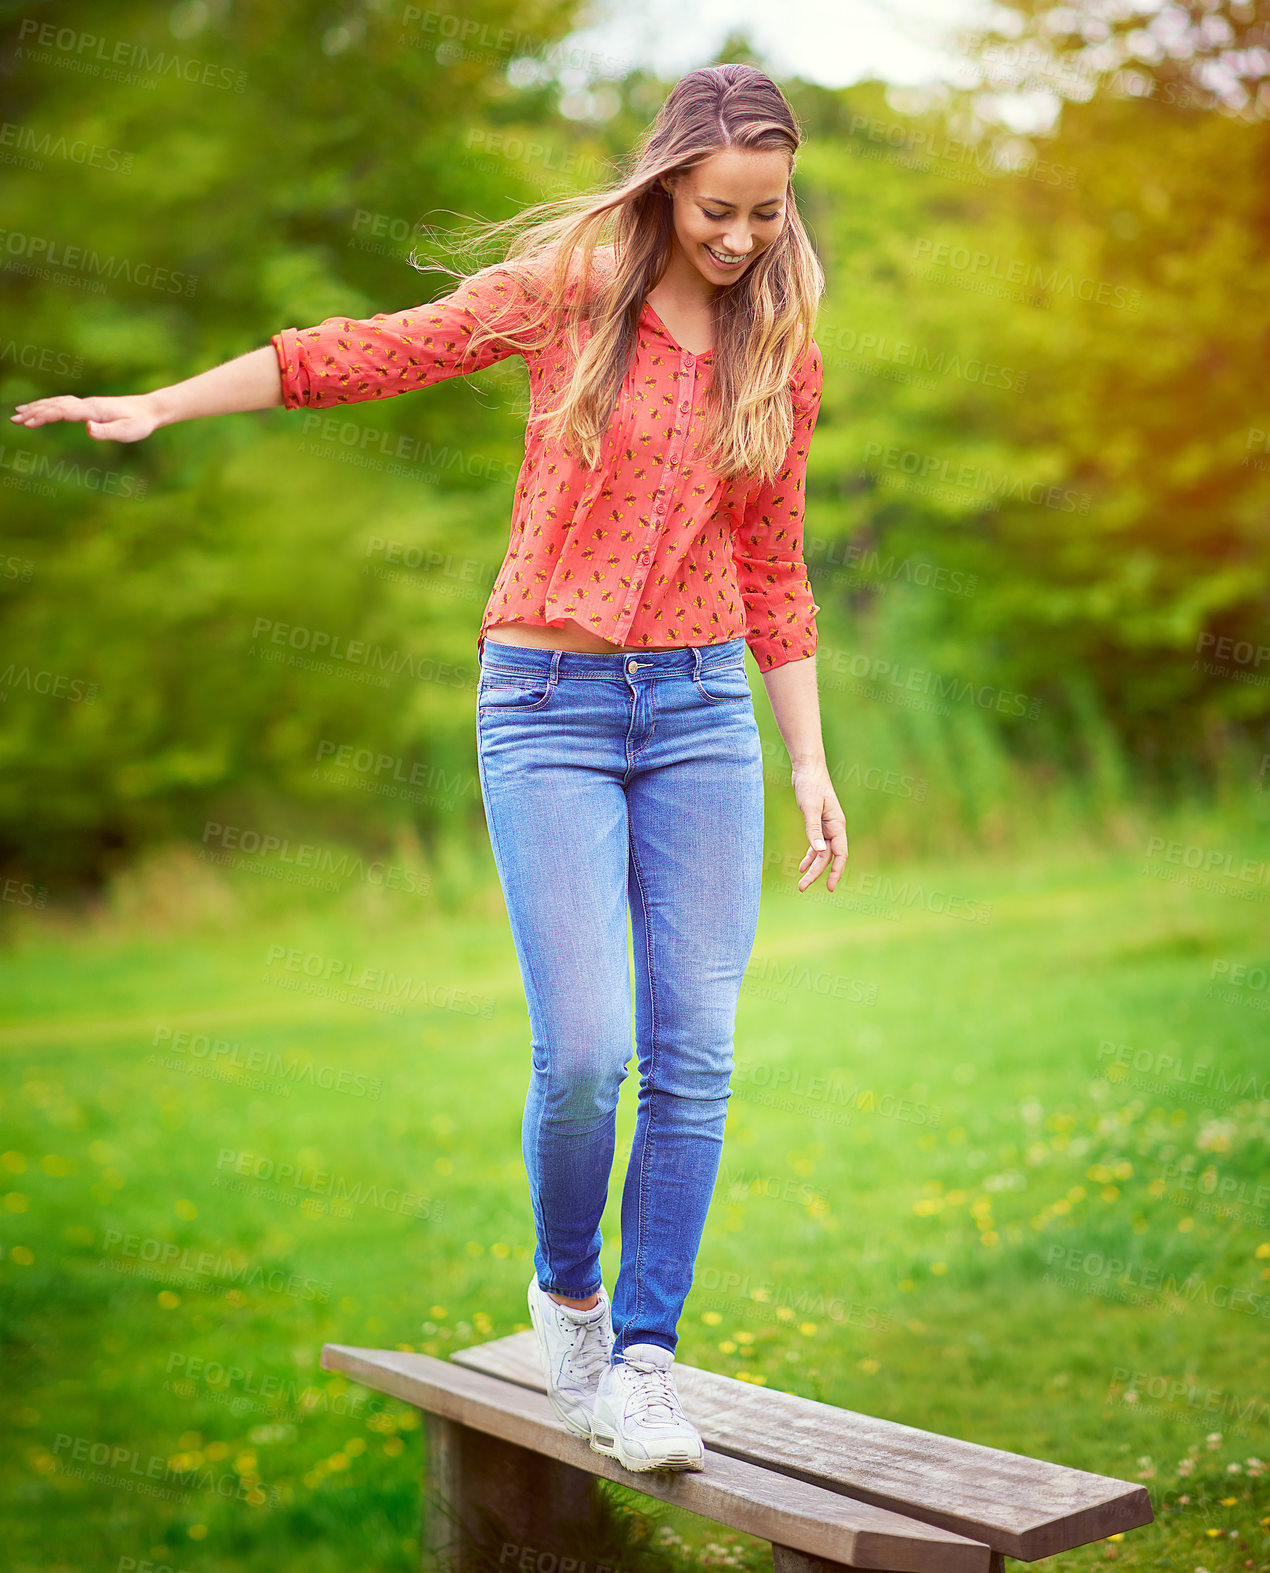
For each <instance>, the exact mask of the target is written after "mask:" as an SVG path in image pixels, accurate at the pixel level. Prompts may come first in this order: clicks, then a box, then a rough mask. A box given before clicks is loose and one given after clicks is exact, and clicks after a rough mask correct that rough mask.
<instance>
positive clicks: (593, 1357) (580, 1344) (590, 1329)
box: [565, 1317, 609, 1386]
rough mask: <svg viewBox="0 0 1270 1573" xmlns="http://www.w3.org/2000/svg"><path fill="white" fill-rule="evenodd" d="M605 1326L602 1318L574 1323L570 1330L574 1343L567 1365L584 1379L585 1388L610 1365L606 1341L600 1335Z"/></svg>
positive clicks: (567, 1358)
mask: <svg viewBox="0 0 1270 1573" xmlns="http://www.w3.org/2000/svg"><path fill="white" fill-rule="evenodd" d="M603 1325H604V1319H603V1318H602V1317H601V1318H600V1320H599V1321H596V1322H574V1323H572V1324H571V1325H570V1328H569V1331H570V1332H571V1334H572V1342H571V1343H570V1345H569V1353H568V1354H567V1355H566V1356H565V1364H566V1365H567V1366H568V1367H569V1370H570V1371H571V1372H572V1373H573V1374H574V1375H575V1376H579V1377H581V1378H582V1382H583V1385H584V1386H585V1385H589V1384H591V1383H592V1382H593V1381H594V1379H595V1378H596V1376H597V1373H598V1372H599V1371H600V1370H602V1368H603V1367H604V1366H606V1365H608V1363H609V1352H608V1349H607V1348H606V1340H605V1339H604V1338H603V1337H602V1336H601V1334H600V1328H601V1327H602V1326H603ZM592 1335H594V1336H592Z"/></svg>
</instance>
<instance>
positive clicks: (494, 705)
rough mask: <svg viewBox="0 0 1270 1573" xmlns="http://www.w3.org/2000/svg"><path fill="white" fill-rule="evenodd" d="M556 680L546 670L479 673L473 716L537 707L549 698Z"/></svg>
mask: <svg viewBox="0 0 1270 1573" xmlns="http://www.w3.org/2000/svg"><path fill="white" fill-rule="evenodd" d="M555 686H556V680H555V679H554V678H553V677H552V676H551V674H550V673H549V672H543V673H542V674H541V675H535V674H531V673H528V672H526V673H523V674H512V673H510V672H482V673H481V680H480V682H479V683H478V684H477V688H476V713H477V715H489V714H496V713H497V712H499V711H504V710H505V711H509V712H512V713H514V714H517V715H519V714H521V713H522V712H525V711H529V710H541V709H542V708H543V707H544V706H545V705H546V704H547V702H548V700H550V698H551V695H552V692H553V691H554V689H555Z"/></svg>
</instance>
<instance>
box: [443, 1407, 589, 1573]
mask: <svg viewBox="0 0 1270 1573" xmlns="http://www.w3.org/2000/svg"><path fill="white" fill-rule="evenodd" d="M423 1423H424V1438H425V1442H426V1446H427V1459H426V1465H425V1468H426V1474H425V1494H424V1509H423V1568H424V1573H497V1570H498V1569H499V1568H500V1567H501V1568H502V1569H504V1570H505V1569H506V1568H507V1567H508V1566H509V1565H512V1564H514V1563H517V1562H519V1561H520V1558H521V1556H522V1554H523V1552H524V1551H525V1550H531V1551H532V1553H533V1554H534V1560H535V1561H536V1557H537V1554H538V1553H540V1552H543V1551H548V1552H553V1553H554V1554H555V1555H556V1556H557V1557H576V1558H577V1559H578V1561H579V1562H582V1561H584V1560H587V1561H591V1560H594V1558H593V1556H588V1555H587V1549H588V1546H589V1545H593V1544H594V1543H595V1539H596V1538H598V1537H600V1536H601V1535H602V1529H601V1523H602V1520H601V1517H600V1512H601V1502H600V1498H599V1493H598V1489H597V1483H596V1477H595V1476H594V1475H590V1474H587V1473H586V1472H585V1471H584V1470H581V1469H575V1468H574V1467H573V1466H572V1465H571V1464H562V1463H560V1462H558V1461H557V1460H556V1459H554V1458H544V1457H543V1455H542V1454H541V1453H535V1452H532V1451H530V1449H529V1448H525V1447H517V1446H516V1445H515V1443H512V1442H504V1441H502V1440H501V1439H500V1438H499V1437H493V1436H488V1435H486V1434H485V1433H484V1432H481V1431H474V1430H472V1429H471V1427H469V1426H465V1425H461V1424H460V1423H459V1422H458V1421H457V1420H446V1419H444V1418H443V1417H442V1416H440V1415H431V1414H426V1413H425V1415H424V1417H423ZM508 1547H514V1548H515V1556H514V1557H513V1556H512V1553H511V1552H510V1551H509V1550H508Z"/></svg>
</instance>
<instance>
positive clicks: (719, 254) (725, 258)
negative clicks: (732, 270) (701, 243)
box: [706, 246, 745, 262]
mask: <svg viewBox="0 0 1270 1573" xmlns="http://www.w3.org/2000/svg"><path fill="white" fill-rule="evenodd" d="M706 250H707V251H708V252H709V253H710V255H711V256H712V257H716V258H718V260H719V261H720V262H744V261H745V258H744V257H742V256H731V255H729V254H728V253H727V252H723V251H716V250H715V249H714V247H713V246H707V247H706Z"/></svg>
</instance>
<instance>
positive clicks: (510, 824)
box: [12, 65, 847, 1470]
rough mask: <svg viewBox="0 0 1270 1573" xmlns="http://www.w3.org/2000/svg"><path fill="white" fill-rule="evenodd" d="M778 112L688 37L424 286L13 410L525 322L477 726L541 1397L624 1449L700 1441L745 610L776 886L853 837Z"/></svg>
mask: <svg viewBox="0 0 1270 1573" xmlns="http://www.w3.org/2000/svg"><path fill="white" fill-rule="evenodd" d="M799 143H800V132H799V130H798V127H797V125H796V122H795V119H794V116H793V113H792V111H791V110H790V107H789V105H788V103H787V102H786V100H785V98H784V96H783V95H782V94H781V92H780V90H779V89H778V88H777V87H776V85H775V84H774V83H773V82H772V81H771V80H770V79H769V78H768V77H767V76H765V75H764V74H763V73H762V72H761V71H757V70H754V69H752V68H751V67H748V66H742V65H723V66H712V67H709V68H707V69H704V70H700V71H694V72H692V73H690V74H689V75H688V76H686V77H684V78H683V79H682V80H681V81H680V82H678V83H677V84H676V86H675V88H674V89H673V91H672V92H671V93H670V95H669V96H668V98H667V99H666V102H665V103H664V104H663V106H662V108H661V110H660V112H659V113H658V115H657V117H656V120H655V121H654V123H653V125H652V126H651V127H650V128H649V130H648V131H647V132H646V133H645V134H644V136H643V137H642V138H641V141H640V145H639V146H638V147H637V148H636V150H635V153H634V155H633V157H632V160H631V167H630V172H629V173H628V174H627V175H626V176H625V177H624V178H622V179H621V180H620V181H619V182H618V183H617V184H615V185H613V186H612V187H610V188H609V189H607V190H605V191H603V192H601V193H600V194H598V195H596V194H588V195H584V196H581V197H570V198H566V199H563V200H562V201H561V202H560V203H558V204H542V205H539V208H541V207H543V206H545V207H548V208H550V207H553V206H555V207H559V208H561V209H562V210H563V211H562V213H561V214H560V215H559V216H557V217H554V218H549V219H545V220H541V221H538V222H535V223H533V224H532V227H531V228H530V229H529V230H528V231H527V232H526V233H523V234H520V235H518V236H517V237H516V238H515V240H514V241H513V243H512V245H511V246H510V247H509V248H508V250H507V252H506V255H505V257H504V259H503V261H502V262H501V263H499V264H496V265H493V266H491V267H487V268H483V269H480V270H479V271H477V272H476V273H475V274H474V275H472V276H471V277H469V278H467V279H466V280H465V281H464V282H463V283H462V284H461V285H460V286H459V287H458V288H457V289H456V290H455V291H454V292H453V293H452V294H450V295H448V296H446V297H444V298H443V299H441V300H439V301H435V302H433V303H431V304H430V305H425V306H418V307H414V308H411V309H408V310H406V311H403V312H400V313H397V314H395V315H388V314H385V313H380V314H378V315H376V316H375V317H372V318H370V319H369V320H367V321H360V322H358V321H350V320H349V319H348V318H343V317H339V318H328V319H327V320H326V321H324V322H322V323H321V324H319V325H318V326H317V327H315V328H309V329H304V330H296V329H290V328H289V329H285V330H283V331H282V332H281V333H277V334H275V335H273V337H272V339H271V341H270V344H269V346H267V347H265V348H262V349H259V350H253V351H251V352H250V353H248V354H246V355H243V356H240V357H239V358H238V359H237V360H234V361H230V362H228V363H227V364H226V365H223V366H219V367H216V368H214V369H213V370H211V371H207V372H203V373H201V374H200V375H199V376H196V377H192V378H190V379H188V380H187V381H185V382H182V383H177V384H175V385H174V386H172V387H170V388H164V389H160V390H157V391H156V392H153V393H149V394H144V395H136V396H128V397H122V398H88V399H81V398H76V397H73V396H67V395H63V396H59V397H53V398H47V399H37V400H34V401H33V402H31V403H29V404H23V405H19V406H18V407H17V413H16V414H15V415H14V416H13V417H12V418H13V419H14V420H17V421H20V422H21V423H23V424H25V425H27V426H38V425H42V424H44V423H45V422H47V421H53V420H82V421H85V422H86V426H87V430H88V432H89V435H90V436H92V437H95V438H99V439H101V438H108V439H112V440H116V441H122V442H134V441H137V440H138V439H139V438H141V437H144V436H147V435H148V434H149V433H150V432H151V431H153V430H154V429H155V428H156V427H157V426H160V425H167V424H170V423H171V422H173V421H177V420H187V419H190V418H191V417H193V416H197V415H212V414H219V413H225V412H228V411H231V410H251V409H264V408H267V407H269V406H271V405H277V404H283V405H284V406H285V407H286V408H287V409H295V408H301V407H303V408H326V407H330V406H334V405H340V404H347V403H354V402H358V401H361V400H367V399H374V398H385V397H390V396H392V395H395V394H398V393H405V392H409V391H411V390H413V389H415V388H422V387H426V386H429V385H430V384H431V383H433V382H437V381H440V380H441V379H442V378H445V377H450V376H456V375H461V374H464V373H468V372H472V371H476V370H478V369H480V368H482V367H485V366H488V365H490V364H491V363H492V362H494V361H496V360H501V359H505V358H506V357H507V356H509V355H513V354H519V355H523V356H524V358H525V362H526V365H527V367H528V370H529V379H530V389H531V399H532V412H531V414H530V416H529V419H528V423H527V433H526V452H525V462H524V465H523V467H522V469H521V472H520V478H519V480H518V483H517V487H516V494H515V504H514V512H513V520H512V526H511V531H510V539H509V546H508V552H507V556H506V559H505V560H504V563H503V566H502V569H501V571H500V573H499V575H498V578H497V580H496V581H495V584H494V588H493V590H492V592H491V594H490V598H489V602H488V604H487V606H486V609H485V615H484V617H483V619H482V622H481V628H480V634H479V637H478V645H477V648H478V654H479V660H480V681H479V684H478V689H477V722H476V726H477V750H478V759H479V765H480V780H481V790H482V796H483V801H484V805H485V812H486V818H487V822H488V826H489V832H490V839H491V843H492V847H493V852H494V858H495V863H496V866H497V869H498V874H499V879H500V882H501V884H502V888H503V892H504V896H505V899H506V903H507V911H508V917H509V921H510V925H511V930H512V935H513V939H514V942H515V946H516V952H517V957H518V960H519V963H520V970H521V976H522V979H523V982H524V986H525V995H526V1002H527V1006H528V1012H529V1019H530V1025H531V1029H532V1064H531V1075H530V1086H529V1092H528V1097H527V1099H526V1103H525V1111H524V1123H523V1152H524V1159H525V1165H526V1169H527V1172H528V1176H529V1182H530V1191H531V1196H532V1203H533V1214H534V1222H535V1226H536V1234H537V1249H536V1252H535V1258H534V1268H535V1270H534V1276H533V1279H532V1280H531V1282H530V1285H529V1309H530V1316H531V1319H532V1322H533V1325H534V1328H535V1330H536V1333H537V1336H538V1340H539V1348H540V1351H541V1354H542V1359H543V1365H544V1371H545V1374H546V1381H547V1388H548V1395H549V1397H550V1399H551V1402H552V1404H553V1406H554V1407H555V1409H556V1412H557V1413H558V1414H559V1416H560V1417H561V1419H562V1420H563V1421H564V1423H565V1424H566V1426H568V1427H569V1429H570V1430H572V1431H575V1432H577V1433H578V1434H580V1435H584V1436H589V1437H590V1438H591V1446H592V1447H593V1448H594V1449H595V1450H596V1451H597V1452H601V1453H606V1454H608V1455H609V1456H611V1457H614V1458H617V1459H619V1460H620V1461H621V1463H622V1464H623V1465H624V1466H625V1467H626V1468H628V1469H632V1470H649V1469H656V1468H672V1469H701V1468H702V1467H703V1466H704V1450H703V1447H702V1443H701V1438H700V1436H699V1434H698V1433H697V1431H696V1429H695V1427H693V1425H692V1424H691V1423H690V1422H689V1420H688V1419H687V1418H686V1416H685V1415H684V1413H683V1409H682V1407H681V1405H680V1402H679V1398H678V1395H677V1393H676V1390H675V1384H674V1379H673V1373H672V1369H671V1368H672V1365H673V1360H674V1352H675V1348H676V1344H677V1326H678V1321H679V1317H680V1314H681V1312H682V1309H683V1304H684V1300H685V1298H686V1296H687V1293H688V1290H689V1288H690V1286H691V1283H692V1276H693V1265H694V1262H695V1260H696V1255H697V1250H698V1246H699V1244H700V1240H701V1235H702V1230H703V1228H704V1225H705V1218H706V1213H707V1210H708V1208H709V1204H710V1198H711V1193H712V1191H713V1189H714V1186H715V1183H716V1179H717V1175H718V1167H719V1157H720V1149H721V1146H722V1142H723V1131H724V1122H725V1116H726V1111H727V1100H728V1097H729V1078H730V1074H731V1070H732V1063H733V1061H732V1050H733V1030H734V1025H735V1018H736V1007H737V1001H738V998H739V993H740V986H741V980H742V976H743V974H744V972H745V968H746V966H747V964H748V962H749V957H750V952H751V950H752V947H753V943H754V937H755V932H756V927H757V922H758V908H759V887H760V878H761V871H762V850H763V760H762V753H761V750H760V746H759V734H758V727H757V724H756V722H755V719H754V710H753V703H752V699H751V694H750V688H749V683H748V680H747V678H746V674H745V657H744V651H745V646H746V644H747V643H748V645H749V647H750V650H751V652H752V653H753V655H754V657H755V659H756V661H757V663H758V665H759V668H760V670H761V671H762V673H763V676H764V680H765V682H766V685H767V691H768V695H769V698H770V700H771V703H772V708H773V712H774V714H775V718H776V722H777V725H778V727H779V729H780V732H781V735H782V737H783V739H784V741H785V744H786V746H787V747H788V749H789V753H790V758H791V761H792V767H793V776H792V779H793V788H794V794H795V798H796V800H797V803H798V806H799V808H800V809H801V811H802V814H803V817H804V819H805V822H806V828H807V835H808V841H809V843H810V844H809V846H808V849H807V852H806V853H805V854H804V856H803V858H802V861H801V863H800V865H799V868H800V872H801V875H802V877H801V878H800V880H799V882H798V888H799V889H800V890H805V889H806V888H807V887H808V886H809V885H810V884H811V883H812V882H813V881H814V880H815V879H817V878H818V877H819V875H820V874H821V872H822V871H823V870H824V869H825V868H826V867H827V866H828V867H829V874H828V877H827V881H826V883H827V885H828V888H829V889H830V890H833V889H834V887H835V886H836V884H837V882H838V879H839V877H840V876H841V873H842V869H843V866H844V864H845V861H846V857H847V838H846V827H845V822H844V818H843V814H842V810H841V808H840V807H839V804H838V800H837V798H836V797H835V795H834V791H833V787H832V785H831V783H830V779H829V774H828V770H827V768H826V765H825V756H824V747H823V743H822V740H821V733H820V716H819V709H818V702H817V692H816V677H815V659H814V656H815V649H816V640H817V631H816V624H815V613H816V612H817V611H818V610H819V608H818V607H817V606H816V604H815V602H814V600H813V599H812V594H811V589H810V585H809V582H808V578H807V571H806V568H805V566H804V563H803V560H802V526H803V481H804V476H805V472H806V464H807V449H808V444H809V440H810V437H811V432H812V428H813V427H814V425H815V421H816V415H817V412H818V409H819V402H820V387H821V373H822V366H821V358H820V353H819V350H818V348H817V346H816V343H815V340H814V339H813V338H812V331H811V330H812V323H813V318H814V312H815V307H816V303H817V300H818V298H819V295H820V293H821V292H822V290H823V287H824V277H823V273H822V271H821V268H820V265H819V262H818V261H817V259H816V257H815V254H814V252H813V251H812V249H811V245H810V242H809V241H808V239H807V235H806V232H805V231H804V229H803V226H802V223H801V221H800V219H799V216H798V213H797V210H796V208H795V206H794V200H793V193H792V189H791V184H790V179H791V174H792V170H793V165H794V159H795V155H796V152H797V149H798V146H799ZM527 211H528V213H529V214H531V215H532V214H533V213H535V212H536V211H538V209H531V210H527ZM524 217H525V215H520V219H523V218H524ZM518 221H519V220H509V221H506V222H507V223H508V224H515V223H517V222H518ZM503 227H504V226H503V225H490V226H484V228H483V233H486V234H490V233H495V232H497V231H500V230H501V229H503ZM605 237H607V238H605ZM602 242H603V243H602ZM628 906H629V911H630V917H631V927H632V935H633V941H634V956H635V964H636V979H635V982H636V989H635V1042H636V1048H637V1052H638V1063H639V1072H640V1086H639V1098H638V1109H637V1117H636V1126H635V1138H634V1143H633V1146H632V1149H631V1157H630V1162H629V1165H628V1168H627V1173H626V1179H625V1186H624V1190H623V1193H622V1205H621V1229H622V1254H621V1269H620V1272H619V1274H618V1277H617V1282H616V1286H615V1290H614V1296H613V1300H612V1303H611V1305H610V1302H609V1299H608V1296H607V1295H606V1293H605V1290H604V1286H603V1284H602V1282H601V1280H600V1270H599V1251H600V1244H601V1235H600V1227H599V1225H600V1218H601V1215H602V1213H603V1210H604V1206H605V1202H606V1199H607V1192H608V1183H609V1176H610V1170H611V1167H612V1163H613V1156H614V1142H615V1111H616V1106H617V1098H618V1089H619V1086H620V1084H621V1082H622V1081H623V1080H624V1079H625V1077H626V1075H627V1069H626V1065H627V1061H628V1059H629V1058H630V1054H631V1015H630V987H631V979H630V971H629V961H628V954H627V931H626V918H627V910H628Z"/></svg>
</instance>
